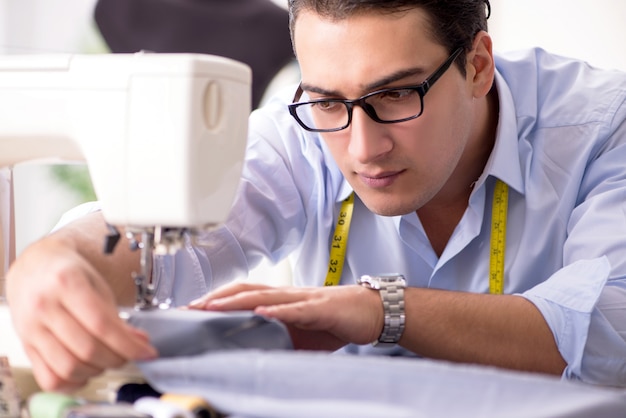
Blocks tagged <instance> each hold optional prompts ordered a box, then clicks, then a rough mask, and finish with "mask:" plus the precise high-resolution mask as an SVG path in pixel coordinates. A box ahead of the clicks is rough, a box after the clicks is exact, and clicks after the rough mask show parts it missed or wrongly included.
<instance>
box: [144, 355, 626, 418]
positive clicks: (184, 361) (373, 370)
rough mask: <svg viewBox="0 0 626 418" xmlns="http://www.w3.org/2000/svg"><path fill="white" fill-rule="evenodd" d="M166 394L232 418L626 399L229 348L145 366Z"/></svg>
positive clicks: (589, 390) (569, 408) (597, 406)
mask: <svg viewBox="0 0 626 418" xmlns="http://www.w3.org/2000/svg"><path fill="white" fill-rule="evenodd" d="M139 368H140V369H141V371H142V372H143V375H144V376H145V377H146V379H147V380H148V381H149V382H150V384H151V385H152V386H154V387H155V388H156V389H158V390H159V391H160V392H164V393H167V392H173V393H184V394H188V395H195V396H200V397H202V398H204V399H206V400H207V401H208V402H209V403H210V404H211V405H213V406H214V407H215V408H216V409H217V410H220V411H223V412H226V413H228V416H229V417H249V418H250V417H257V418H270V417H271V418H293V417H298V418H319V417H342V418H351V417H354V418H366V417H371V418H380V417H385V418H400V417H403V418H422V417H424V418H426V417H450V418H452V417H464V418H469V417H499V418H527V417H533V418H553V417H561V418H575V417H576V418H588V417H594V418H614V417H621V416H624V411H626V392H624V391H621V390H616V389H607V388H599V387H592V386H589V385H583V384H580V383H576V382H562V381H560V380H559V379H558V378H556V377H549V376H545V375H539V374H529V373H521V372H512V371H507V370H501V369H496V368H488V367H479V366H470V365H462V364H454V363H446V362H437V361H432V360H425V359H406V358H402V357H380V356H378V357H374V356H346V355H339V354H337V355H332V354H321V353H311V352H303V351H291V352H290V351H284V352H272V351H264V352H261V351H256V350H230V351H222V352H211V353H206V354H203V355H199V356H194V357H176V358H167V359H159V360H156V361H151V362H147V363H143V364H139Z"/></svg>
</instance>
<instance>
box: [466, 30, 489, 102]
mask: <svg viewBox="0 0 626 418" xmlns="http://www.w3.org/2000/svg"><path fill="white" fill-rule="evenodd" d="M466 62H467V64H466V67H467V82H468V83H470V84H471V88H472V92H473V94H474V97H475V98H480V97H484V96H486V95H487V93H489V90H491V87H492V85H493V78H494V75H495V61H494V59H493V51H492V41H491V37H490V36H489V34H488V33H487V32H485V31H480V32H478V33H477V34H476V37H475V38H474V43H473V45H472V50H471V51H470V52H469V53H468V54H467V61H466Z"/></svg>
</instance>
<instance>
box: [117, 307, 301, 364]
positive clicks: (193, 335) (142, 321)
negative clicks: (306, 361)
mask: <svg viewBox="0 0 626 418" xmlns="http://www.w3.org/2000/svg"><path fill="white" fill-rule="evenodd" d="M124 316H126V317H127V321H128V323H130V324H131V325H133V326H135V327H137V328H139V329H143V330H144V331H146V332H147V333H148V335H149V336H150V341H151V343H152V345H154V347H155V348H156V349H157V350H158V352H159V356H160V357H161V358H167V357H183V356H195V355H198V354H202V353H205V352H212V351H217V350H232V349H263V350H291V349H292V348H293V345H292V342H291V338H290V336H289V332H288V331H287V327H285V325H284V324H282V323H281V322H279V321H276V320H270V319H267V318H264V317H262V316H260V315H256V314H254V313H253V312H250V311H234V312H233V311H231V312H211V311H199V310H183V309H154V310H146V311H138V310H129V311H125V312H124Z"/></svg>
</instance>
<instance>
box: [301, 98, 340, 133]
mask: <svg viewBox="0 0 626 418" xmlns="http://www.w3.org/2000/svg"><path fill="white" fill-rule="evenodd" d="M296 114H297V116H298V119H300V121H302V123H304V124H305V125H307V127H308V128H310V129H314V130H334V129H340V128H343V127H344V126H346V125H347V124H348V107H347V106H346V104H345V103H343V102H342V101H339V100H337V101H336V100H323V101H315V102H309V103H302V104H300V105H298V107H296Z"/></svg>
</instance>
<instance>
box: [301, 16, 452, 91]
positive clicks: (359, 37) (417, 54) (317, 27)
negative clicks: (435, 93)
mask: <svg viewBox="0 0 626 418" xmlns="http://www.w3.org/2000/svg"><path fill="white" fill-rule="evenodd" d="M300 19H301V20H300V21H299V22H298V24H299V26H298V27H297V29H296V32H295V36H294V42H295V49H296V53H297V55H298V61H299V63H300V69H301V75H302V81H303V89H305V91H309V92H318V93H329V94H330V93H340V92H342V91H345V90H346V89H349V90H350V94H351V95H354V94H356V93H357V92H358V93H361V92H363V93H367V92H370V91H373V90H375V89H378V88H384V87H386V86H387V85H390V84H393V83H399V84H404V82H406V84H411V83H419V82H421V81H423V79H424V77H425V76H426V75H427V73H429V72H430V71H432V70H433V69H434V67H433V65H435V64H437V65H438V64H439V61H440V60H443V59H445V57H446V49H445V48H444V47H443V46H442V45H439V44H437V43H435V42H434V41H433V40H432V38H431V37H430V34H429V33H426V31H424V30H423V29H420V28H419V27H416V26H417V25H416V21H417V22H419V21H420V19H421V16H420V15H419V14H415V15H412V16H409V15H406V14H405V15H403V16H400V17H399V16H389V15H383V16H372V15H358V16H357V17H352V18H349V19H343V20H341V21H332V20H329V19H326V18H322V17H319V16H317V15H315V14H313V13H308V14H305V15H302V16H301V17H300ZM395 85H397V84H395ZM307 88H309V90H307Z"/></svg>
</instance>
